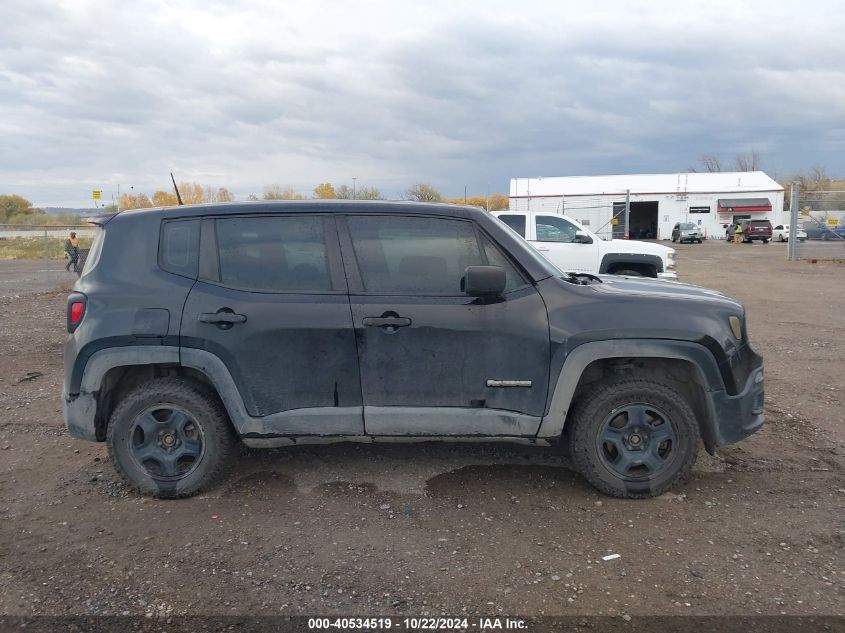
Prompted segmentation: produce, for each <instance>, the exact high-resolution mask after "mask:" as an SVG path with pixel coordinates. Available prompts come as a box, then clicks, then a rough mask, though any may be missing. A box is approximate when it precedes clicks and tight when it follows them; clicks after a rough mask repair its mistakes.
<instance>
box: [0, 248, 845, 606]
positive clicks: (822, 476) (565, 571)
mask: <svg viewBox="0 0 845 633" xmlns="http://www.w3.org/2000/svg"><path fill="white" fill-rule="evenodd" d="M679 250H680V251H681V253H680V257H679V259H680V270H681V274H682V277H683V279H684V280H685V281H689V282H693V283H698V284H702V285H707V286H711V287H714V288H718V289H720V290H724V291H726V292H728V293H730V294H732V295H734V296H736V297H738V298H739V299H741V300H742V301H744V302H745V305H746V306H747V308H748V314H749V320H750V331H751V335H752V339H753V341H754V344H755V346H756V347H757V349H758V350H759V351H761V352H762V353H763V355H764V356H765V360H766V371H767V374H766V384H767V399H768V401H767V424H766V426H765V427H764V429H763V430H762V431H761V432H760V433H758V434H757V435H755V436H753V437H751V438H749V439H748V440H746V441H745V442H743V443H741V444H740V445H738V446H735V447H730V448H725V449H722V450H720V451H719V455H718V458H715V459H713V458H709V457H707V456H706V455H704V456H703V457H702V458H700V460H699V463H698V465H697V467H696V471H695V473H694V476H693V478H692V479H691V480H690V481H689V483H687V484H686V485H684V486H682V487H680V488H679V489H677V490H676V491H675V493H673V494H667V495H664V496H663V497H661V498H658V499H653V500H646V501H621V500H613V499H609V498H606V497H603V496H600V495H599V494H597V493H596V492H594V491H593V490H592V489H591V488H590V487H589V486H588V485H587V484H586V483H585V482H584V481H583V480H582V479H581V478H580V477H579V476H577V475H575V474H573V473H572V472H571V471H569V470H568V469H567V468H565V466H564V465H562V464H561V463H560V462H559V461H558V460H557V458H555V457H553V456H552V455H551V454H550V453H549V452H546V451H544V450H541V449H526V448H521V447H510V446H502V445H448V446H447V445H437V444H430V445H405V446H363V445H335V446H329V447H311V448H308V447H300V448H296V449H292V450H277V451H270V452H260V451H247V450H243V451H242V452H241V454H240V455H239V456H238V458H237V459H236V460H235V462H234V463H233V464H232V467H231V469H230V471H229V474H228V476H227V477H226V478H225V479H224V480H223V481H222V483H220V484H219V485H218V486H217V487H216V488H214V489H213V490H210V491H208V493H207V494H204V495H202V496H199V497H196V498H192V499H188V500H183V501H169V502H167V501H157V500H152V499H147V498H143V497H140V496H138V495H136V494H134V493H132V492H130V491H128V490H127V489H126V488H125V487H124V486H123V485H122V484H121V483H120V481H119V480H118V477H117V475H116V474H115V473H114V471H113V469H112V467H111V465H110V464H109V463H108V458H107V454H106V449H105V446H103V445H97V444H89V443H86V442H81V441H77V440H73V439H71V438H69V437H68V435H67V434H66V433H65V430H64V427H63V423H62V418H61V409H60V397H59V394H60V389H61V380H62V358H61V355H62V344H63V339H64V336H65V334H64V332H63V326H64V318H65V317H64V309H65V308H64V297H65V294H64V293H63V292H46V293H40V294H33V293H31V292H29V291H28V288H29V286H28V284H29V282H25V283H24V287H21V288H20V289H10V288H9V287H7V285H4V286H3V293H2V295H3V296H2V297H0V314H2V315H3V318H2V319H0V358H2V359H3V362H2V363H0V414H2V415H0V614H18V615H30V614H54V615H64V614H114V615H121V614H126V615H129V614H133V615H134V614H142V615H147V614H149V615H150V616H151V617H156V618H158V617H160V616H171V615H172V616H178V615H180V614H186V613H192V614H193V613H201V614H219V615H222V614H251V615H260V614H280V613H283V614H301V613H308V614H345V615H349V614H358V615H374V614H395V615H400V614H414V615H420V614H426V613H428V614H438V615H439V614H441V613H446V614H456V615H459V614H475V613H484V614H500V613H507V614H520V615H540V614H557V615H560V614H604V615H622V614H625V615H627V614H631V615H634V616H636V615H643V614H670V615H690V614H698V615H723V614H781V613H786V614H839V615H842V614H845V565H843V544H845V413H843V411H845V409H843V405H845V402H843V394H845V371H844V370H845V361H843V359H845V336H843V329H842V324H843V314H845V292H843V291H842V288H843V281H845V266H843V265H842V264H816V265H811V264H808V263H803V262H801V263H792V264H789V263H787V262H786V261H785V246H783V245H775V244H770V245H762V244H754V245H743V246H733V245H727V244H724V243H719V242H716V243H708V244H703V245H689V246H682V247H680V248H679ZM7 265H8V263H6V262H0V273H2V271H3V270H5V269H4V268H3V267H4V266H7ZM32 265H33V266H36V267H37V266H39V265H40V264H38V263H32ZM21 278H22V279H26V278H27V277H26V275H23V276H21ZM31 372H37V374H36V373H31ZM610 553H617V554H619V555H620V558H618V559H615V560H610V561H603V560H602V558H601V557H602V556H604V555H606V554H610Z"/></svg>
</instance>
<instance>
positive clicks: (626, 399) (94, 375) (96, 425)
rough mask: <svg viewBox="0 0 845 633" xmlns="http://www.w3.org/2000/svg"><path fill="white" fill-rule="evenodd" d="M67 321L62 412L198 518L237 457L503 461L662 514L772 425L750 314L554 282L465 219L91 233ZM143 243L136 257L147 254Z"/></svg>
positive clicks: (144, 485) (288, 212)
mask: <svg viewBox="0 0 845 633" xmlns="http://www.w3.org/2000/svg"><path fill="white" fill-rule="evenodd" d="M98 222H99V225H100V227H101V228H100V232H99V236H98V238H97V239H96V241H95V244H94V247H93V248H92V252H91V255H90V256H89V258H88V262H87V265H86V268H85V270H84V271H83V274H82V276H81V278H80V279H79V281H78V282H77V283H76V285H75V287H74V291H73V293H71V295H70V296H69V297H68V310H67V327H68V331H69V336H68V340H67V344H66V348H65V381H64V397H63V401H64V411H65V420H66V424H67V428H68V429H69V431H70V433H71V434H72V435H73V436H75V437H78V438H83V439H88V440H93V441H108V444H109V450H110V453H111V456H112V459H113V461H114V462H115V465H116V467H117V468H118V470H119V471H120V472H121V474H122V475H123V476H124V478H125V479H126V480H127V481H128V482H129V483H130V484H132V485H133V486H135V487H137V488H138V489H140V490H141V491H143V492H145V493H148V494H154V495H158V496H165V497H173V496H184V495H188V494H192V493H194V492H196V491H197V490H199V489H200V488H201V487H203V486H206V485H208V484H209V482H211V481H212V480H213V479H214V477H215V476H216V475H217V474H218V473H219V472H220V471H221V470H222V468H223V464H224V462H225V458H226V455H227V453H228V451H229V450H230V448H231V446H232V443H233V442H234V441H235V439H236V438H239V439H240V440H241V441H242V442H244V443H245V444H247V445H249V446H254V447H278V446H286V445H293V444H302V443H326V442H336V441H356V442H378V441H430V440H458V441H460V440H463V441H466V440H470V441H487V440H499V441H502V440H503V441H513V442H524V443H533V444H548V445H553V446H557V447H560V448H562V449H564V450H568V451H570V452H571V454H572V457H573V460H574V463H575V465H576V467H577V468H578V469H579V470H580V471H581V472H582V473H583V474H584V475H585V476H586V477H587V478H588V479H589V481H590V482H591V483H593V484H594V485H596V486H597V487H598V488H599V489H601V490H602V491H604V492H606V493H608V494H613V495H617V496H629V497H638V496H650V495H654V494H659V493H661V492H663V491H665V490H667V489H668V488H669V487H671V486H672V485H674V484H675V483H676V482H677V481H679V480H680V479H682V478H683V477H684V476H685V475H686V474H687V473H688V472H689V470H690V468H691V466H692V463H693V462H694V460H695V454H696V450H697V446H698V442H699V438H700V439H701V440H703V443H704V445H705V447H706V448H707V450H709V451H711V452H712V451H713V450H714V449H715V448H716V447H717V446H721V445H724V444H728V443H732V442H736V441H738V440H740V439H742V438H743V437H745V436H747V435H749V434H750V433H752V432H754V431H755V430H756V429H758V428H759V427H760V425H761V424H762V423H763V369H762V360H761V358H760V357H759V356H758V355H757V354H756V353H755V352H754V351H753V350H752V348H751V346H750V345H749V341H748V334H747V332H746V327H745V315H744V310H743V308H742V306H741V305H740V304H739V303H737V302H736V301H734V300H732V299H730V298H728V297H726V296H724V295H722V294H720V293H718V292H715V291H711V290H706V289H703V288H698V287H695V286H690V285H686V284H681V283H676V282H667V281H657V280H645V279H630V278H621V277H611V276H602V277H597V276H593V275H582V276H572V275H567V274H564V273H561V272H560V271H559V270H558V269H556V268H555V267H554V266H553V265H552V264H550V263H549V262H548V261H547V260H546V259H544V258H543V257H542V256H540V255H539V253H537V252H536V251H535V250H534V249H533V248H532V247H531V246H530V245H529V244H527V243H526V242H525V241H524V240H522V239H521V238H520V237H519V236H518V235H516V234H515V233H514V232H513V231H511V230H510V229H508V228H507V227H505V226H504V225H503V224H501V223H500V222H499V221H498V220H497V219H496V218H494V217H492V216H490V215H489V214H487V213H484V212H483V211H481V210H479V209H475V208H472V207H462V206H454V205H436V204H416V203H392V202H364V201H348V202H346V201H331V202H326V201H308V202H290V203H233V204H218V205H205V206H204V205H197V206H186V207H169V208H159V209H150V210H142V211H134V212H131V213H122V214H119V215H117V216H111V217H109V218H106V219H102V220H99V221H98ZM139 236H142V237H139Z"/></svg>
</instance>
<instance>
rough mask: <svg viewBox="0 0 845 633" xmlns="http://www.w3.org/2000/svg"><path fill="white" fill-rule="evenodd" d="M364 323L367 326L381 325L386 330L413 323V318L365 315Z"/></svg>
mask: <svg viewBox="0 0 845 633" xmlns="http://www.w3.org/2000/svg"><path fill="white" fill-rule="evenodd" d="M363 323H364V325H365V326H366V327H381V328H385V329H386V330H391V331H392V330H395V329H396V328H400V327H408V326H409V325H411V319H409V318H407V317H392V316H390V317H364V319H363Z"/></svg>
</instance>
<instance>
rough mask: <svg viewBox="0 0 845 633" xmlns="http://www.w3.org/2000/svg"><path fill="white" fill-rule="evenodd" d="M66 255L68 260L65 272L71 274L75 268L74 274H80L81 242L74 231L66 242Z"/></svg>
mask: <svg viewBox="0 0 845 633" xmlns="http://www.w3.org/2000/svg"><path fill="white" fill-rule="evenodd" d="M65 253H66V254H67V258H68V262H67V266H65V270H67V271H68V272H70V267H71V266H73V272H75V273H79V240H78V239H77V237H76V233H74V232H73V231H71V234H70V237H69V238H67V240H65Z"/></svg>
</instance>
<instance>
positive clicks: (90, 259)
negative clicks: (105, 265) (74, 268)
mask: <svg viewBox="0 0 845 633" xmlns="http://www.w3.org/2000/svg"><path fill="white" fill-rule="evenodd" d="M104 241H105V229H103V228H102V227H97V232H96V233H94V241H93V242H92V243H91V248H90V249H89V251H88V254H87V255H86V256H85V263H84V264H83V265H82V273H81V274H80V277H84V276H85V275H87V274H88V273H90V272H91V271H92V270H94V268H95V267H96V266H97V264H98V263H99V261H100V253H102V252H103V242H104Z"/></svg>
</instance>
